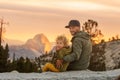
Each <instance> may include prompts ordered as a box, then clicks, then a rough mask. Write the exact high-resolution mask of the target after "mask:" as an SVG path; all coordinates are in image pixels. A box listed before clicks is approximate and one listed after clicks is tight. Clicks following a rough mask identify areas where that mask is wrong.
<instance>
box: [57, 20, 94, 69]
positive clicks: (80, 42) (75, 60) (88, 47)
mask: <svg viewBox="0 0 120 80" xmlns="http://www.w3.org/2000/svg"><path fill="white" fill-rule="evenodd" d="M65 28H68V29H69V30H70V33H71V35H72V36H73V37H72V40H71V42H72V51H71V54H69V55H66V56H65V57H63V59H62V60H57V63H56V65H58V66H60V65H61V63H62V61H63V60H64V61H66V62H70V65H69V66H68V70H85V69H87V68H88V66H89V61H90V54H91V52H92V44H91V40H90V35H89V34H87V33H86V32H83V31H81V30H80V22H79V21H78V20H71V21H70V22H69V24H68V26H65Z"/></svg>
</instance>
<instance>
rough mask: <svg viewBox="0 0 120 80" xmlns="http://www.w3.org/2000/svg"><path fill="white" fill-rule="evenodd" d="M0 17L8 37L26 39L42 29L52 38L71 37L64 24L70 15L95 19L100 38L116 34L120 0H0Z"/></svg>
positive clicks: (82, 18) (75, 17)
mask: <svg viewBox="0 0 120 80" xmlns="http://www.w3.org/2000/svg"><path fill="white" fill-rule="evenodd" d="M0 18H3V19H4V20H5V22H9V25H4V28H5V29H6V33H5V34H4V36H5V37H6V38H8V39H15V40H21V41H23V42H25V41H26V40H28V39H30V38H32V37H34V36H35V35H36V34H40V33H43V34H44V35H46V36H47V38H48V39H49V41H51V42H54V41H55V38H56V37H57V36H58V35H66V36H67V37H69V38H71V35H70V33H69V30H68V29H65V28H64V26H66V25H67V24H68V22H69V21H70V20H71V19H77V20H79V21H80V23H81V26H82V25H83V23H84V22H85V21H87V20H88V19H92V20H95V21H97V22H98V27H99V28H100V29H101V30H102V32H103V34H104V38H105V39H106V40H107V39H108V38H109V37H112V36H115V35H119V34H120V0H0Z"/></svg>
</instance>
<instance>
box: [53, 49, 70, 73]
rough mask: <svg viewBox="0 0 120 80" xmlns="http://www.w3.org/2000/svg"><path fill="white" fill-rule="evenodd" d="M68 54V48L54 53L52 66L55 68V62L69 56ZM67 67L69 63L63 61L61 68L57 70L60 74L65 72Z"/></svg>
mask: <svg viewBox="0 0 120 80" xmlns="http://www.w3.org/2000/svg"><path fill="white" fill-rule="evenodd" d="M70 52H71V49H70V47H68V48H62V49H60V50H59V51H56V52H55V53H54V56H53V60H52V64H54V66H55V67H56V60H58V59H62V58H63V57H64V56H66V55H68V54H70ZM68 65H69V62H64V61H63V64H62V66H60V68H58V69H59V70H60V72H63V71H66V69H67V67H68Z"/></svg>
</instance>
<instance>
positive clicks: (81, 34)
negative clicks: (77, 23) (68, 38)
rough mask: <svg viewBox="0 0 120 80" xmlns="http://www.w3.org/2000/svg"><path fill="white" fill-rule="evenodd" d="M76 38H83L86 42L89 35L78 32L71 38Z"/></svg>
mask: <svg viewBox="0 0 120 80" xmlns="http://www.w3.org/2000/svg"><path fill="white" fill-rule="evenodd" d="M76 37H79V38H83V39H86V40H89V39H90V35H89V34H88V33H86V32H84V31H80V32H78V33H76V34H75V35H74V37H73V38H76Z"/></svg>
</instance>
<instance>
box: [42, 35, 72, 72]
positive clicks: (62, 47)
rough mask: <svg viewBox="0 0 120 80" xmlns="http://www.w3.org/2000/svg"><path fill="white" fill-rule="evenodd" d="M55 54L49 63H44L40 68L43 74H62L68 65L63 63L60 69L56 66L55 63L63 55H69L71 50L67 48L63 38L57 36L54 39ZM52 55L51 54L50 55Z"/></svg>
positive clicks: (66, 41) (65, 40)
mask: <svg viewBox="0 0 120 80" xmlns="http://www.w3.org/2000/svg"><path fill="white" fill-rule="evenodd" d="M55 50H56V51H55V52H54V56H53V59H52V61H51V63H46V64H45V66H44V67H43V68H42V71H43V72H46V71H52V72H62V71H66V69H67V67H68V65H69V63H68V62H63V63H62V65H61V66H60V67H58V66H56V61H57V60H59V59H62V58H63V57H64V56H65V55H67V54H69V53H70V51H71V49H70V47H69V46H68V40H67V38H66V37H65V36H62V35H61V36H58V37H57V38H56V46H55ZM52 54H53V53H52Z"/></svg>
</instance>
